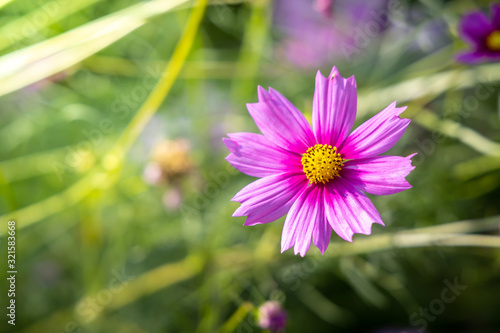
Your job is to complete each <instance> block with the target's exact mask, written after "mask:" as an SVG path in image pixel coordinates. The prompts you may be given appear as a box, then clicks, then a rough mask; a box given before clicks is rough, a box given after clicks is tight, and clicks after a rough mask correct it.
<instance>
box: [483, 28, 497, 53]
mask: <svg viewBox="0 0 500 333" xmlns="http://www.w3.org/2000/svg"><path fill="white" fill-rule="evenodd" d="M486 47H488V49H490V50H491V51H500V30H495V31H493V32H492V33H491V34H489V36H488V37H486Z"/></svg>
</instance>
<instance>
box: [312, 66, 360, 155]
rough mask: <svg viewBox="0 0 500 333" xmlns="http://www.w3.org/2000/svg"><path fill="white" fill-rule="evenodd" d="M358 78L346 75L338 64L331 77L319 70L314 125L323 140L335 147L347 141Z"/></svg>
mask: <svg viewBox="0 0 500 333" xmlns="http://www.w3.org/2000/svg"><path fill="white" fill-rule="evenodd" d="M356 107H357V92H356V79H355V78H354V76H351V77H350V78H349V79H344V78H343V77H341V76H340V74H339V72H338V71H337V68H336V67H333V69H332V72H331V73H330V76H328V78H325V77H324V76H323V75H321V73H320V72H319V71H318V73H317V74H316V88H315V91H314V99H313V128H314V133H315V135H316V139H317V140H318V142H319V143H321V144H329V145H332V146H335V147H339V145H340V144H341V143H342V142H343V141H344V139H345V138H346V137H347V135H348V134H349V132H350V131H351V129H352V126H353V124H354V120H355V119H356Z"/></svg>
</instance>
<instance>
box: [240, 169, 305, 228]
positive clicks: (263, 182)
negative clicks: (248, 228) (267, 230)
mask: <svg viewBox="0 0 500 333" xmlns="http://www.w3.org/2000/svg"><path fill="white" fill-rule="evenodd" d="M306 187H307V178H306V177H305V175H304V173H291V172H287V173H282V174H277V175H273V176H267V177H264V178H261V179H258V180H256V181H254V182H253V183H250V184H248V185H247V186H245V187H244V188H243V189H242V190H241V191H239V192H238V193H237V194H236V195H235V196H234V198H233V199H231V200H232V201H238V202H240V203H241V206H240V207H239V208H238V209H236V211H235V212H234V214H233V216H245V215H248V217H247V220H246V222H245V225H254V224H260V223H268V222H272V221H274V220H277V219H279V218H280V217H282V216H283V215H285V214H286V213H287V212H288V211H289V210H290V207H292V204H293V203H294V202H295V200H296V199H297V198H298V197H299V195H300V194H301V193H302V192H303V191H304V189H305V188H306Z"/></svg>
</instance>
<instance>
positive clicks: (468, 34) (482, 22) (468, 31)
mask: <svg viewBox="0 0 500 333" xmlns="http://www.w3.org/2000/svg"><path fill="white" fill-rule="evenodd" d="M493 30H494V29H493V26H492V25H491V23H490V21H489V19H488V17H486V15H485V14H484V13H483V12H481V11H477V12H472V13H469V14H467V15H465V16H464V17H463V18H462V20H461V21H460V27H459V33H460V36H461V37H462V39H464V40H465V41H467V42H469V43H470V44H471V45H473V46H475V47H476V48H480V47H482V46H483V43H484V39H485V38H486V37H487V36H488V35H489V34H490V33H491V32H492V31H493Z"/></svg>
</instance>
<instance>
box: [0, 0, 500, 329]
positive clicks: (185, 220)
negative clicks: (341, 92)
mask: <svg viewBox="0 0 500 333" xmlns="http://www.w3.org/2000/svg"><path fill="white" fill-rule="evenodd" d="M319 3H321V1H306V0H289V1H285V0H281V1H275V2H273V1H264V0H262V1H257V0H255V1H247V2H243V1H218V2H215V1H209V2H208V3H207V1H195V2H191V1H185V0H169V1H167V0H151V1H134V0H116V1H100V0H80V1H76V2H71V1H68V0H50V1H49V0H47V1H42V0H39V1H38V0H35V1H26V0H10V1H9V0H3V1H0V6H1V8H0V54H1V56H0V109H1V111H0V112H1V114H0V193H1V198H0V215H1V217H0V221H1V229H0V233H1V236H0V237H1V238H0V244H1V251H0V253H2V259H1V260H0V261H1V262H2V264H1V265H0V267H2V269H1V271H0V277H1V282H0V292H1V297H0V299H1V308H2V309H4V311H5V312H7V310H5V309H6V307H7V305H8V302H9V298H8V297H7V290H8V289H9V288H8V284H7V280H6V275H7V273H6V271H7V269H6V267H7V265H6V263H7V243H6V240H7V238H6V231H7V222H8V221H9V220H15V221H16V237H17V239H16V268H17V272H18V273H17V278H16V298H15V299H16V325H15V327H13V326H12V325H9V324H8V323H7V319H8V318H7V317H6V316H5V315H2V316H3V319H2V321H1V323H0V331H1V332H34V333H38V332H47V333H49V332H53V333H61V332H137V333H139V332H261V331H262V330H261V329H260V328H259V327H258V326H257V323H256V320H255V317H256V314H257V312H258V311H257V308H258V307H259V306H260V305H261V304H262V303H264V302H265V301H267V300H276V301H279V302H281V303H282V305H283V307H284V309H285V310H286V311H287V312H288V324H287V328H286V332H417V331H420V332H424V331H426V332H500V317H499V309H500V297H499V295H500V279H499V273H500V260H499V259H500V256H499V254H500V252H499V247H500V239H499V238H498V235H499V227H500V215H499V214H500V205H499V202H500V200H499V199H500V143H499V142H500V134H499V133H500V131H499V129H500V108H499V101H500V94H499V92H500V88H499V81H500V64H494V63H493V64H481V65H476V66H467V65H463V64H459V63H457V62H456V61H455V60H454V57H455V54H456V53H457V52H459V51H460V50H464V49H466V48H467V46H466V44H465V43H464V42H463V41H462V40H460V38H459V37H458V33H457V26H458V24H459V20H460V17H461V16H462V15H464V14H465V13H467V12H469V11H471V10H484V11H485V12H487V11H488V7H489V2H488V1H475V2H474V1H431V0H422V1H403V0H401V1H390V2H387V1H373V2H367V1H347V0H345V1H335V2H334V5H333V9H332V10H331V11H330V12H322V11H320V10H318V4H319ZM333 65H336V66H337V67H338V68H339V71H340V73H341V75H342V76H344V77H348V76H351V75H355V76H356V80H357V85H358V115H357V120H356V126H357V125H358V124H360V123H362V122H363V121H364V120H366V119H368V118H369V117H371V116H372V115H374V114H375V113H376V112H378V111H380V110H382V109H383V108H384V107H385V106H387V105H388V104H389V103H391V102H393V101H398V106H403V105H407V106H408V109H407V111H405V113H403V114H402V117H406V118H411V119H412V120H413V121H412V123H411V124H410V126H409V128H408V130H407V131H406V133H405V135H404V136H403V138H402V139H401V140H400V142H399V143H398V144H397V145H396V146H395V147H394V148H393V149H392V150H391V151H390V152H389V153H390V154H392V155H404V156H406V155H408V154H411V153H414V152H418V155H417V156H415V158H414V159H413V160H414V163H413V164H414V165H416V169H415V170H414V171H413V172H412V173H411V174H410V175H409V176H408V180H409V182H410V183H411V184H412V185H413V186H414V187H413V188H412V189H410V190H408V191H405V192H402V193H399V194H396V195H391V196H377V197H375V196H370V198H371V199H372V200H373V202H374V204H375V206H376V207H377V208H378V209H379V211H380V213H381V215H382V218H383V220H384V222H385V224H386V226H385V227H382V226H379V225H375V226H374V227H373V233H372V235H370V236H365V235H357V236H355V237H354V242H353V243H348V242H345V241H344V240H342V239H341V238H339V237H338V236H337V235H333V236H332V240H331V244H330V247H329V248H328V250H327V251H326V253H325V255H324V256H321V254H320V252H319V251H318V249H317V248H315V247H314V248H311V249H310V250H309V252H308V254H307V256H306V257H305V258H301V257H299V256H294V255H293V253H292V251H287V252H286V253H284V254H281V253H280V247H279V244H280V237H281V230H282V226H283V219H280V220H278V221H276V222H274V223H270V224H266V225H259V226H254V227H245V226H243V222H244V218H240V217H238V218H233V217H232V216H231V215H232V213H233V212H234V210H235V209H236V208H237V207H238V203H234V202H231V201H230V199H231V198H232V197H233V196H234V194H235V193H236V192H237V191H238V190H240V189H241V188H242V187H243V186H245V185H246V184H248V183H249V182H251V181H252V180H253V179H252V178H251V177H248V176H245V175H243V174H241V173H239V172H237V171H236V170H235V169H233V168H232V167H231V166H230V165H229V164H228V163H227V162H226V161H225V160H224V157H225V156H226V155H227V153H228V152H227V150H226V149H225V147H224V146H223V144H222V138H223V137H224V136H225V135H226V133H232V132H239V131H248V132H257V131H258V130H257V128H256V126H255V125H254V123H253V121H252V119H251V118H250V116H249V115H248V113H247V111H246V108H245V104H246V103H252V102H255V101H257V93H256V92H257V89H256V88H257V85H262V86H264V87H268V86H272V87H273V88H274V89H276V90H278V91H280V92H281V93H282V94H283V95H285V96H286V97H287V98H289V99H290V100H291V101H292V102H293V103H294V104H295V105H296V106H297V107H298V108H299V109H301V111H302V112H304V114H306V116H308V117H310V113H311V104H312V96H313V93H314V76H315V74H316V71H317V70H318V69H319V70H321V71H322V73H323V74H324V75H327V74H328V73H329V71H330V69H331V68H332V66H333ZM179 161H183V163H180V164H179V163H177V162H179ZM176 163H177V164H176ZM460 221H461V222H460ZM455 283H458V284H459V285H461V286H462V285H463V286H466V289H461V290H460V291H457V293H456V294H455V295H456V297H455V298H454V299H453V301H450V302H444V301H443V296H442V295H443V290H445V289H446V288H447V286H448V284H452V285H453V284H455ZM446 295H448V294H446ZM441 304H443V307H442V308H441ZM425 308H428V309H430V310H429V311H431V312H430V313H431V314H430V315H429V317H428V318H427V319H426V316H425V315H424V314H422V313H421V312H420V311H421V309H425Z"/></svg>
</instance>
